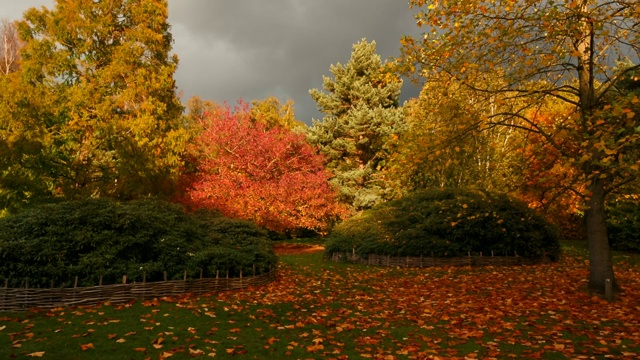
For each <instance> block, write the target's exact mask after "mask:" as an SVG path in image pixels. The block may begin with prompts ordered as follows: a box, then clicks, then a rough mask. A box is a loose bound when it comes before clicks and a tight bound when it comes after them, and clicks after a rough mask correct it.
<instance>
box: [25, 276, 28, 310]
mask: <svg viewBox="0 0 640 360" xmlns="http://www.w3.org/2000/svg"><path fill="white" fill-rule="evenodd" d="M24 290H25V291H24V305H25V307H26V308H27V309H29V278H25V279H24Z"/></svg>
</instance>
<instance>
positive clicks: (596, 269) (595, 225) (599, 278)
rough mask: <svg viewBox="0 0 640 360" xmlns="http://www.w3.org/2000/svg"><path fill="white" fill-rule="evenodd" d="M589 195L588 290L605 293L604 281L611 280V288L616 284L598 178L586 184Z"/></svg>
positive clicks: (587, 214) (586, 213) (602, 190)
mask: <svg viewBox="0 0 640 360" xmlns="http://www.w3.org/2000/svg"><path fill="white" fill-rule="evenodd" d="M588 190H589V192H590V197H589V199H587V203H586V205H587V210H586V212H585V221H586V227H587V242H588V244H589V290H590V291H592V292H595V293H598V294H604V293H605V283H606V280H607V279H610V280H611V284H612V288H613V290H617V289H618V286H617V283H616V280H615V277H614V274H613V263H612V262H611V251H610V249H609V237H608V235H607V223H606V222H605V211H604V200H605V195H606V194H605V191H604V185H603V184H602V181H601V180H600V179H594V180H593V181H592V183H591V184H590V185H589V186H588Z"/></svg>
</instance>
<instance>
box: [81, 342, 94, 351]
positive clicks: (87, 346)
mask: <svg viewBox="0 0 640 360" xmlns="http://www.w3.org/2000/svg"><path fill="white" fill-rule="evenodd" d="M80 348H81V349H82V351H87V350H89V349H93V343H88V344H81V345H80Z"/></svg>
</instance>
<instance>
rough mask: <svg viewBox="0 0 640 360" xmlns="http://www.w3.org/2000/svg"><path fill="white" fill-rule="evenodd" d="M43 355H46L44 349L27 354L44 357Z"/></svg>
mask: <svg viewBox="0 0 640 360" xmlns="http://www.w3.org/2000/svg"><path fill="white" fill-rule="evenodd" d="M43 355H44V351H37V352H33V353H31V354H27V356H30V357H42V356H43Z"/></svg>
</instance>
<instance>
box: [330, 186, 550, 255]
mask: <svg viewBox="0 0 640 360" xmlns="http://www.w3.org/2000/svg"><path fill="white" fill-rule="evenodd" d="M354 249H355V251H356V253H357V254H360V255H367V254H378V255H390V256H436V257H455V256H467V255H468V253H469V252H471V253H474V254H478V253H480V252H482V253H483V254H484V255H491V253H492V252H493V254H494V255H496V256H504V255H511V256H513V255H514V254H515V253H517V254H518V255H520V256H524V257H527V258H541V257H543V256H548V257H550V258H551V259H553V260H555V259H557V257H558V256H559V253H560V244H559V237H558V234H557V229H556V228H555V227H554V226H553V225H552V224H550V223H549V222H547V221H546V220H545V219H544V218H543V217H542V216H540V215H538V214H536V213H535V212H534V211H533V210H531V209H529V208H528V207H527V205H526V204H524V203H522V202H519V201H515V200H513V199H510V198H509V197H507V196H505V195H499V194H493V193H486V192H472V191H459V190H458V191H453V190H445V191H440V190H433V191H427V192H418V193H414V194H410V195H407V196H405V197H404V198H402V199H398V200H394V201H390V202H387V203H383V204H380V205H378V206H376V207H374V208H373V209H371V210H368V211H365V212H363V213H362V214H361V215H359V216H356V217H354V218H352V219H349V220H347V221H345V222H344V223H342V224H340V225H338V226H336V227H335V228H334V230H333V232H332V233H331V234H330V236H329V239H328V241H327V244H326V252H327V255H329V256H330V255H331V254H332V253H334V252H352V251H353V250H354Z"/></svg>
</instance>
